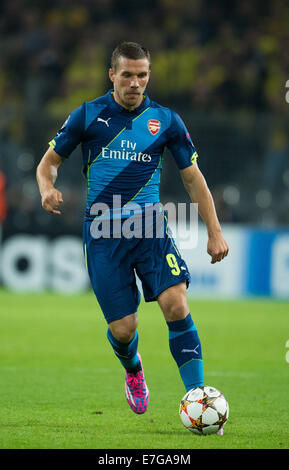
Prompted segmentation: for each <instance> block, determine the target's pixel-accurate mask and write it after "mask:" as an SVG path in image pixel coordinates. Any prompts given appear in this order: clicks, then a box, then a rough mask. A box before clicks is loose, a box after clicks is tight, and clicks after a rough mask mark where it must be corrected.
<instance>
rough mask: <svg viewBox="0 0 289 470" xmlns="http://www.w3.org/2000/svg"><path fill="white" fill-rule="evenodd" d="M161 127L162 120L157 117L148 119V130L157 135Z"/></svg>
mask: <svg viewBox="0 0 289 470" xmlns="http://www.w3.org/2000/svg"><path fill="white" fill-rule="evenodd" d="M160 128H161V123H160V121H157V120H156V119H150V120H149V121H148V130H149V131H150V133H151V134H152V135H156V134H157V133H158V132H159V130H160Z"/></svg>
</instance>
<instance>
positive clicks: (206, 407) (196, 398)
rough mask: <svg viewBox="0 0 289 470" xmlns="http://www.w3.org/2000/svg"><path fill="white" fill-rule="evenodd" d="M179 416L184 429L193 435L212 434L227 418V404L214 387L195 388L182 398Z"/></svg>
mask: <svg viewBox="0 0 289 470" xmlns="http://www.w3.org/2000/svg"><path fill="white" fill-rule="evenodd" d="M179 414H180V418H181V421H182V423H183V425H184V426H185V428H187V429H188V430H189V431H191V432H192V433H194V434H214V433H216V432H217V431H218V430H219V429H220V428H221V427H222V426H224V424H225V423H226V421H227V419H228V417H229V404H228V402H227V400H226V398H225V397H224V395H223V394H222V393H221V392H220V391H219V390H217V389H216V388H214V387H210V386H205V387H196V388H192V389H191V390H189V391H188V392H187V393H186V394H185V396H184V397H183V399H182V401H181V404H180V408H179Z"/></svg>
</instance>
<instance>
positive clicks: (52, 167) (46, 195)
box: [36, 147, 63, 214]
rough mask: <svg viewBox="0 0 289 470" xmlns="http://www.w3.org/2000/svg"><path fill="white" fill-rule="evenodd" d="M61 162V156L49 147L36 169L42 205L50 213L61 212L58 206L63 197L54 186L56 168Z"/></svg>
mask: <svg viewBox="0 0 289 470" xmlns="http://www.w3.org/2000/svg"><path fill="white" fill-rule="evenodd" d="M62 162H63V158H62V157H61V156H60V155H58V153H56V152H55V151H54V150H53V149H52V148H51V147H49V149H48V150H47V152H46V153H45V154H44V156H43V157H42V159H41V161H40V163H39V165H38V167H37V170H36V179H37V183H38V186H39V192H40V194H41V202H42V207H43V208H44V209H45V210H46V211H47V212H51V213H52V214H61V212H60V210H59V209H58V207H59V205H60V204H61V203H62V202H63V198H62V194H61V192H60V191H58V189H56V188H55V187H54V183H55V181H56V178H57V172H58V168H59V166H60V165H61V163H62Z"/></svg>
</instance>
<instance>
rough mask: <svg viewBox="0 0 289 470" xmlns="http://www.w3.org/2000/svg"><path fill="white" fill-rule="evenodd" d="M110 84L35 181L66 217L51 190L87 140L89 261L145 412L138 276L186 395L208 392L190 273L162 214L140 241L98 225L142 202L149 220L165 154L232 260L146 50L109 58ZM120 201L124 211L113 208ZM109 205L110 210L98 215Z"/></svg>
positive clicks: (131, 400)
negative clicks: (151, 89)
mask: <svg viewBox="0 0 289 470" xmlns="http://www.w3.org/2000/svg"><path fill="white" fill-rule="evenodd" d="M109 78H110V80H111V82H112V84H113V89H112V90H109V91H108V92H107V94H106V95H104V96H101V97H99V98H96V99H95V100H93V101H90V102H84V103H83V104H82V105H81V106H80V107H79V108H77V109H76V110H74V111H73V112H72V113H71V114H70V116H69V117H68V119H67V120H66V121H65V123H64V124H63V126H62V127H61V129H60V130H59V132H58V133H57V135H56V136H55V137H54V138H53V139H52V140H51V142H49V145H50V146H49V148H48V150H47V152H46V153H45V155H44V156H43V158H42V160H41V161H40V163H39V165H38V168H37V181H38V185H39V190H40V194H41V198H42V206H43V208H44V209H45V210H47V211H48V212H51V213H53V214H60V209H59V206H60V205H61V203H62V202H63V199H62V194H61V192H60V191H59V190H57V189H56V188H55V186H54V184H55V181H56V178H57V173H58V168H59V166H60V165H61V164H62V162H63V161H64V160H66V159H67V158H68V157H69V155H70V153H71V152H72V151H73V150H74V149H75V148H76V146H77V145H78V144H80V143H81V146H82V154H83V171H84V174H85V176H86V180H87V206H86V212H85V220H84V228H83V246H84V256H85V260H86V265H87V269H88V273H89V276H90V280H91V284H92V287H93V290H94V293H95V295H96V297H97V300H98V302H99V304H100V307H101V309H102V312H103V314H104V316H105V318H106V321H107V324H108V329H107V338H108V341H109V342H110V344H111V346H112V348H113V350H114V352H115V354H116V356H117V357H118V358H119V360H120V362H121V364H122V366H123V367H124V369H125V395H126V399H127V402H128V404H129V406H130V408H131V409H132V410H133V411H134V412H135V413H138V414H141V413H144V412H145V411H146V410H147V408H148V402H149V390H148V387H147V385H146V381H145V376H144V371H143V365H142V359H141V356H140V354H139V352H138V332H137V323H138V320H137V309H138V306H139V302H140V293H139V290H138V288H137V284H136V277H135V273H136V274H137V276H138V277H139V279H140V280H141V283H142V288H143V294H144V298H145V300H146V301H147V302H150V301H157V302H158V304H159V306H160V308H161V310H162V312H163V315H164V318H165V320H166V322H167V325H168V332H169V345H170V350H171V353H172V356H173V358H174V359H175V361H176V363H177V366H178V369H179V372H180V375H181V378H182V381H183V383H184V386H185V388H186V390H189V389H191V388H193V387H197V386H202V385H204V377H203V361H202V350H201V343H200V339H199V336H198V332H197V328H196V325H195V323H194V322H193V320H192V318H191V315H190V311H189V307H188V303H187V296H186V288H187V286H188V284H189V281H190V275H189V272H188V269H187V266H186V263H185V261H184V260H183V259H182V257H181V255H180V253H179V251H178V248H177V246H176V243H175V241H174V239H173V238H172V236H171V232H170V230H169V228H168V225H167V216H166V213H165V212H164V211H163V212H162V211H160V214H158V215H157V216H155V219H153V222H152V226H151V230H149V236H146V233H144V231H143V229H141V231H140V233H138V236H125V235H124V233H123V232H122V231H121V232H119V233H117V234H116V235H115V234H114V233H113V224H111V225H109V229H108V231H107V233H106V234H105V236H99V230H98V228H99V226H98V225H97V223H98V222H99V220H101V221H102V222H103V223H105V221H106V222H107V221H109V222H115V221H116V219H117V218H119V221H120V223H121V226H122V225H123V226H124V225H125V223H127V221H128V220H129V219H128V216H129V211H128V207H129V206H130V204H138V208H140V210H139V212H140V214H139V216H140V220H142V218H143V215H144V214H145V208H146V207H147V206H150V205H154V204H156V203H159V183H160V174H161V167H162V158H163V157H162V155H163V152H164V149H165V147H167V148H168V149H169V150H170V151H171V153H172V155H173V157H174V159H175V162H176V165H177V167H178V169H179V170H180V174H181V177H182V180H183V183H184V186H185V188H186V190H187V191H188V193H189V196H190V198H191V200H192V202H197V203H198V210H199V214H200V216H201V217H202V219H203V220H204V222H205V224H206V227H207V232H208V244H207V250H208V253H209V254H210V256H211V263H213V264H214V263H216V262H219V261H221V260H222V259H223V258H224V257H225V256H227V254H228V250H229V248H228V245H227V243H226V241H225V239H224V237H223V234H222V230H221V227H220V224H219V221H218V218H217V214H216V211H215V206H214V202H213V199H212V196H211V193H210V191H209V189H208V187H207V184H206V181H205V179H204V176H203V175H202V173H201V171H200V170H199V168H198V165H197V162H196V158H197V152H196V149H195V147H194V145H193V143H192V140H191V138H190V135H189V133H188V131H187V129H186V127H185V124H184V123H183V121H182V119H181V118H180V116H179V115H178V114H177V113H176V112H174V111H172V110H170V109H168V108H165V107H163V106H161V105H159V104H157V103H155V102H154V101H151V100H150V98H149V97H148V96H146V95H144V92H145V89H146V86H147V83H148V81H149V78H150V54H149V51H148V50H146V49H145V48H144V47H143V46H141V45H139V44H136V43H133V42H124V43H121V44H119V45H118V46H117V47H116V49H115V50H114V52H113V54H112V58H111V68H110V69H109ZM115 196H118V197H119V201H120V209H121V210H120V211H119V212H117V211H115V212H114V211H113V210H111V209H112V208H113V204H114V201H115ZM102 207H106V208H108V211H107V210H106V211H105V210H104V211H101V210H100V208H102ZM124 209H126V211H125V210H124ZM99 212H101V217H100V216H99ZM159 217H162V218H163V220H164V228H163V230H162V229H156V225H157V221H158V218H159Z"/></svg>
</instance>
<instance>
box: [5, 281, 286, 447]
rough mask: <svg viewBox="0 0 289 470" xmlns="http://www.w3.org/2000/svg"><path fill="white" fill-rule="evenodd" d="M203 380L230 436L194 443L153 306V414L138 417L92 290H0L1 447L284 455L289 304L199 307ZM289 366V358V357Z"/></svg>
mask: <svg viewBox="0 0 289 470" xmlns="http://www.w3.org/2000/svg"><path fill="white" fill-rule="evenodd" d="M190 308H191V313H192V318H193V319H194V321H195V323H196V325H197V327H198V331H199V335H200V338H201V341H202V348H203V356H204V372H205V382H206V384H208V385H212V386H215V387H216V388H219V389H220V390H221V391H222V392H223V393H224V394H225V396H226V398H227V399H228V401H229V404H230V416H229V420H228V422H227V424H226V426H225V435H224V436H217V435H210V436H196V435H193V434H191V433H190V432H189V431H187V430H186V429H185V428H184V427H183V425H182V423H181V421H180V418H179V415H178V408H179V402H180V400H181V398H182V396H183V395H184V393H185V390H184V388H183V385H182V382H181V379H180V376H179V372H178V370H177V367H176V365H175V363H174V361H173V359H172V357H171V355H170V351H169V346H168V332H167V326H166V324H165V321H164V319H163V317H162V314H161V311H160V310H159V307H158V305H157V304H156V303H149V304H145V303H144V302H142V303H141V306H140V309H139V328H138V331H139V350H140V352H141V354H142V358H143V365H144V369H145V374H146V379H147V383H148V386H149V388H150V393H151V395H150V406H149V410H148V412H147V413H146V414H144V415H140V416H139V415H135V414H134V413H133V412H132V411H131V410H130V409H129V407H128V405H127V403H126V400H125V395H124V372H123V369H122V368H121V367H120V364H119V361H118V359H117V358H116V357H115V356H114V355H113V352H112V350H111V347H110V345H109V343H108V341H107V339H106V323H105V321H104V319H103V317H102V314H101V312H100V309H99V307H98V304H97V302H96V300H95V297H94V295H93V293H92V292H88V293H85V294H81V295H76V296H60V295H56V294H33V295H31V294H12V293H9V292H7V291H3V290H2V291H0V323H1V325H0V390H1V392H0V394H1V400H0V448H1V449H202V448H205V449H210V448H212V449H219V448H220V449H221V448H224V449H246V448H247V449H248V448H250V449H264V448H267V449H280V448H288V442H289V425H288V385H289V380H288V378H289V363H288V362H286V352H287V350H286V347H285V345H286V342H287V340H288V339H289V328H288V325H289V323H288V315H289V311H288V303H286V302H273V301H266V300H243V301H220V300H219V301H217V300H191V301H190ZM287 357H288V356H287Z"/></svg>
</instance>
